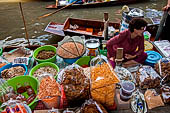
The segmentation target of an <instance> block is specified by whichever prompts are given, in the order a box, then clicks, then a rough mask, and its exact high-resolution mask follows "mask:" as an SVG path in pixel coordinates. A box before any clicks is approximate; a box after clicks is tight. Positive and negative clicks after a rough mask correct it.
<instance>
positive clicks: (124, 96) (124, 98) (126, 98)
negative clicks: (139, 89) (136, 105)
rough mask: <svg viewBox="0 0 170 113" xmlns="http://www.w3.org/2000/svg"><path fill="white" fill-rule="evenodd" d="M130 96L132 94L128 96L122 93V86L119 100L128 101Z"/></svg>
mask: <svg viewBox="0 0 170 113" xmlns="http://www.w3.org/2000/svg"><path fill="white" fill-rule="evenodd" d="M131 97H132V95H130V96H127V95H124V94H123V90H122V88H121V89H120V99H121V100H123V101H128V100H129V99H131Z"/></svg>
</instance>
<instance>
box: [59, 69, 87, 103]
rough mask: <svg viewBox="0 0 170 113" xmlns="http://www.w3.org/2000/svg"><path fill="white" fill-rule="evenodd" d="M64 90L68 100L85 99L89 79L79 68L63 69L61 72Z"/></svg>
mask: <svg viewBox="0 0 170 113" xmlns="http://www.w3.org/2000/svg"><path fill="white" fill-rule="evenodd" d="M63 78H64V79H63V82H62V85H63V87H64V91H65V94H66V98H67V100H68V102H71V101H76V100H81V99H87V98H88V89H89V79H88V78H87V77H86V76H85V75H84V73H83V70H82V69H80V68H73V69H70V70H65V72H64V73H63Z"/></svg>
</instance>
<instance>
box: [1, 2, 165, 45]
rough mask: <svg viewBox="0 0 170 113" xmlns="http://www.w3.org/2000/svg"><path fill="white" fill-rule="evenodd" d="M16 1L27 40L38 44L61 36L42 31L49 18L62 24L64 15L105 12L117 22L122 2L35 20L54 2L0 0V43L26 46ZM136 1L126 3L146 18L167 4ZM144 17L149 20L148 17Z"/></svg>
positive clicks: (100, 15) (88, 16) (86, 16)
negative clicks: (138, 10)
mask: <svg viewBox="0 0 170 113" xmlns="http://www.w3.org/2000/svg"><path fill="white" fill-rule="evenodd" d="M19 1H21V2H22V8H23V12H24V16H25V21H26V25H27V31H28V37H29V40H30V43H31V44H39V45H43V44H52V43H57V41H59V40H61V37H59V36H56V35H53V34H50V33H47V32H45V31H44V29H45V27H46V26H47V25H48V23H49V22H51V21H53V22H57V23H64V21H65V20H66V19H67V18H68V17H73V18H84V19H95V20H103V14H104V12H108V13H109V20H110V21H112V22H120V20H121V12H120V11H121V8H122V6H123V4H122V5H114V6H108V7H97V8H81V9H63V10H61V11H60V12H58V13H56V14H54V15H52V16H49V17H46V18H42V19H40V20H38V19H37V17H39V16H42V15H44V14H47V13H50V12H53V11H55V10H56V9H45V7H46V6H47V5H50V4H55V0H0V46H9V45H20V46H24V45H27V40H26V39H25V30H24V24H23V20H22V17H21V12H20V8H19V3H18V2H19ZM140 1H142V2H139V3H134V4H128V6H129V7H134V8H140V9H142V10H144V11H145V12H146V14H147V15H146V16H147V18H149V16H150V17H152V16H155V13H154V14H152V13H148V11H152V12H157V13H156V16H158V18H160V17H161V16H162V12H161V9H162V7H163V6H165V5H166V3H167V0H145V1H143V0H140ZM147 20H148V21H150V19H147ZM150 22H151V21H150Z"/></svg>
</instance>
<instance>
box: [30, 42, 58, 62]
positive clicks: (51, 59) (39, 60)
mask: <svg viewBox="0 0 170 113" xmlns="http://www.w3.org/2000/svg"><path fill="white" fill-rule="evenodd" d="M56 49H57V48H56V47H55V46H51V45H45V46H41V47H39V48H37V49H36V50H34V53H33V58H34V59H35V60H36V61H37V62H38V63H43V62H53V63H55V62H56V54H55V55H54V56H53V57H51V58H49V59H45V60H41V59H38V58H36V57H37V55H38V53H39V52H40V51H42V50H51V51H54V52H55V53H56Z"/></svg>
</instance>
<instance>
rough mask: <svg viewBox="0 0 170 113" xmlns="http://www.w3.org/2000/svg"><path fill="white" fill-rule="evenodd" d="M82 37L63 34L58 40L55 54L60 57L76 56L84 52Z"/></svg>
mask: <svg viewBox="0 0 170 113" xmlns="http://www.w3.org/2000/svg"><path fill="white" fill-rule="evenodd" d="M84 40H85V39H84V37H80V36H73V37H70V36H65V37H64V39H63V40H62V41H60V42H58V47H57V55H58V56H60V57H62V58H77V57H80V56H82V55H83V54H84V53H85V50H86V48H85V45H84Z"/></svg>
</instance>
